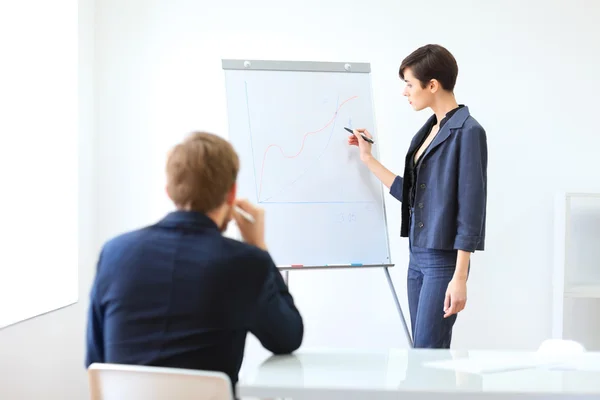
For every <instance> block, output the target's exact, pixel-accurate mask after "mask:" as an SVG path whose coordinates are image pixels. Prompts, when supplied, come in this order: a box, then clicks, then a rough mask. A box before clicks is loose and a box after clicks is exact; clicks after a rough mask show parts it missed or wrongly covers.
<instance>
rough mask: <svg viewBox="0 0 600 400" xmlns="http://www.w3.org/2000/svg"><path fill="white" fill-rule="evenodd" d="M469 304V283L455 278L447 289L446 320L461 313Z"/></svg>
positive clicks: (445, 302)
mask: <svg viewBox="0 0 600 400" xmlns="http://www.w3.org/2000/svg"><path fill="white" fill-rule="evenodd" d="M466 303H467V281H466V280H463V279H456V278H453V279H452V280H451V281H450V283H449V284H448V289H446V299H445V300H444V313H445V314H444V318H448V317H449V316H451V315H453V314H458V313H459V312H461V311H462V310H463V309H464V308H465V305H466Z"/></svg>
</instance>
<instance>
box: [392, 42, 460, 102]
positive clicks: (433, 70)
mask: <svg viewBox="0 0 600 400" xmlns="http://www.w3.org/2000/svg"><path fill="white" fill-rule="evenodd" d="M406 68H410V69H411V71H412V73H413V75H414V76H415V78H417V79H418V80H419V81H420V82H421V87H423V88H424V87H425V85H426V84H427V83H428V82H429V81H430V80H432V79H436V80H437V81H438V82H439V83H440V84H441V85H442V87H443V88H444V89H445V90H447V91H449V92H452V91H453V90H454V85H455V84H456V77H457V76H458V65H457V64H456V59H454V56H453V55H452V54H451V53H450V52H449V51H448V50H446V49H445V48H444V47H442V46H440V45H437V44H428V45H425V46H423V47H419V48H418V49H417V50H415V51H413V52H412V53H411V54H409V55H408V57H406V58H405V59H404V60H402V64H401V65H400V71H399V73H400V78H402V80H404V71H405V70H406Z"/></svg>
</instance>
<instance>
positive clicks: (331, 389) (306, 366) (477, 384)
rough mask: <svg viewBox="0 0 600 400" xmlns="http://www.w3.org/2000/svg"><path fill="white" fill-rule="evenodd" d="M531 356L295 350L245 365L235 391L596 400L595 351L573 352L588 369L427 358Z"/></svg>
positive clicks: (297, 397)
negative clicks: (472, 366) (502, 367)
mask: <svg viewBox="0 0 600 400" xmlns="http://www.w3.org/2000/svg"><path fill="white" fill-rule="evenodd" d="M534 357H539V355H536V353H526V352H505V351H453V350H413V349H406V350H404V349H391V350H389V351H384V350H382V351H364V350H339V349H330V350H327V349H315V350H304V349H300V350H299V351H298V352H296V353H295V354H293V355H289V356H271V357H267V358H266V359H265V360H264V361H263V362H262V363H261V364H259V366H258V367H256V368H251V369H248V370H246V373H245V374H244V375H243V376H240V381H239V383H238V396H240V397H242V398H246V397H249V398H263V399H266V398H268V399H272V398H293V399H294V400H301V399H328V400H337V399H340V400H341V399H344V400H355V399H369V400H377V399H395V400H398V399H402V400H405V399H410V400H413V399H418V400H433V399H445V400H458V399H460V400H463V399H465V400H472V399H486V400H487V399H493V400H500V399H502V400H504V399H528V400H529V399H538V400H542V399H543V400H557V399H561V400H565V399H569V400H571V399H577V400H581V399H585V400H591V399H595V400H599V399H600V353H585V354H584V355H582V356H579V357H585V360H584V361H585V363H584V364H585V365H586V366H587V367H586V368H587V369H594V370H595V371H589V370H588V371H582V370H577V371H566V370H564V368H562V369H560V370H559V369H555V367H551V366H539V365H538V366H537V367H536V366H530V367H523V368H524V369H518V370H509V371H504V372H497V371H496V372H492V371H489V370H487V371H484V372H483V373H481V372H457V371H456V370H452V369H440V368H434V367H432V366H429V365H426V364H427V363H429V362H434V361H443V360H450V362H454V361H452V360H458V359H461V360H463V361H464V360H466V361H467V362H475V363H477V362H482V363H486V362H487V361H489V360H508V359H510V360H513V359H519V360H520V359H526V360H529V359H536V360H537V358H534ZM469 360H470V361H469ZM486 360H487V361H486ZM578 360H580V361H581V359H578ZM463 361H461V362H463ZM553 361H564V360H563V359H557V360H553ZM590 366H591V367H592V368H590Z"/></svg>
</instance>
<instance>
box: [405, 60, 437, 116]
mask: <svg viewBox="0 0 600 400" xmlns="http://www.w3.org/2000/svg"><path fill="white" fill-rule="evenodd" d="M404 81H405V82H406V86H405V88H404V92H403V93H402V94H403V95H404V96H406V97H407V98H408V102H409V103H410V105H411V106H412V108H413V109H415V111H420V110H423V109H425V108H427V107H429V106H430V105H431V103H432V100H433V93H432V91H431V90H430V86H431V85H426V86H425V88H422V87H421V82H419V80H418V79H417V78H415V76H414V75H413V73H412V70H411V69H410V68H406V70H404Z"/></svg>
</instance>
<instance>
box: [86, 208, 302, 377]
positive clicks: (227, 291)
mask: <svg viewBox="0 0 600 400" xmlns="http://www.w3.org/2000/svg"><path fill="white" fill-rule="evenodd" d="M90 300H91V303H90V308H89V320H88V326H87V354H86V361H85V364H86V368H87V367H89V365H90V364H91V363H93V362H100V363H117V364H137V365H152V366H166V367H177V368H188V369H199V370H213V371H222V372H224V373H226V374H227V375H229V377H230V379H231V381H232V384H233V385H234V387H235V384H236V383H237V379H238V373H239V369H240V366H241V363H242V358H243V354H244V345H245V340H246V335H247V332H252V333H253V334H254V335H255V336H256V337H257V338H258V339H259V340H260V342H261V343H262V345H263V346H264V347H265V348H266V349H268V350H270V351H271V352H273V353H275V354H282V353H291V352H293V351H294V350H296V349H297V348H298V347H300V345H301V343H302V338H303V334H304V326H303V321H302V317H301V315H300V313H299V312H298V310H297V309H296V306H295V305H294V301H293V299H292V296H291V295H290V293H289V292H288V289H287V286H286V284H285V282H284V281H283V279H282V277H281V274H280V273H279V271H278V270H277V268H276V267H275V264H274V263H273V261H272V259H271V257H270V255H269V253H267V252H265V251H263V250H260V249H258V248H257V247H254V246H251V245H248V244H245V243H242V242H239V241H236V240H232V239H228V238H226V237H224V236H222V234H221V232H220V231H219V229H218V227H217V225H216V224H215V223H214V222H213V221H212V220H211V219H209V218H208V217H207V216H205V215H203V214H199V213H193V212H185V211H175V212H173V213H170V214H168V215H167V216H166V217H165V218H164V219H162V220H161V221H159V222H158V223H157V224H155V225H152V226H149V227H146V228H143V229H140V230H136V231H133V232H129V233H125V234H122V235H120V236H118V237H116V238H114V239H112V240H110V241H109V242H107V243H106V244H105V246H104V247H103V249H102V251H101V254H100V259H99V261H98V268H97V273H96V278H95V280H94V283H93V286H92V289H91V299H90Z"/></svg>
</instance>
